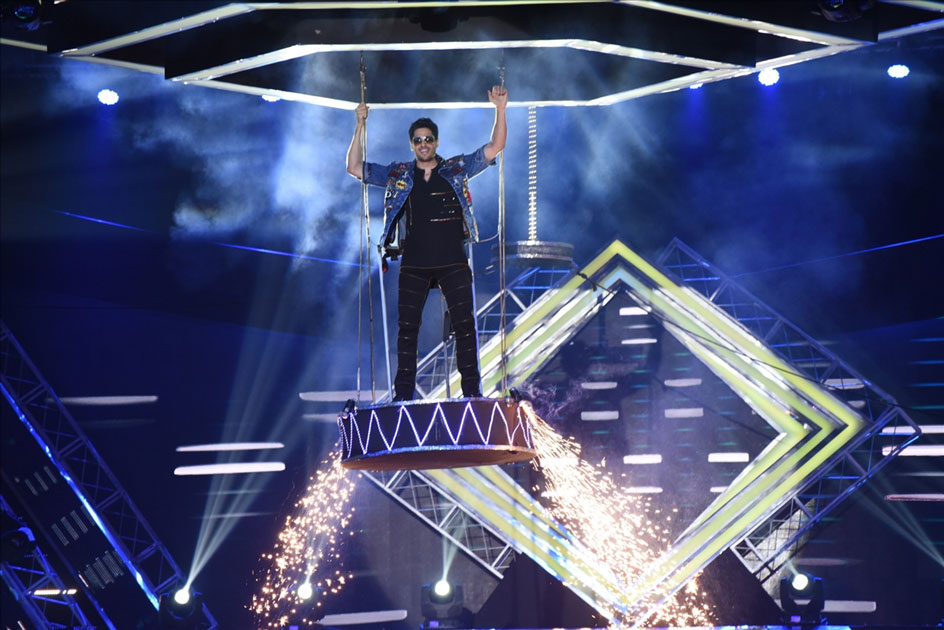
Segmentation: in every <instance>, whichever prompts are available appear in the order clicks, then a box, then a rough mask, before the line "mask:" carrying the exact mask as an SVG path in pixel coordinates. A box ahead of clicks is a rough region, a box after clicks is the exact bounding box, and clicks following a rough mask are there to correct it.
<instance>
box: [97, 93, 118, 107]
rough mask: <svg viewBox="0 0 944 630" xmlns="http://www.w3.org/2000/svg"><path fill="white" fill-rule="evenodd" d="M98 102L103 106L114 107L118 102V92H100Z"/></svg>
mask: <svg viewBox="0 0 944 630" xmlns="http://www.w3.org/2000/svg"><path fill="white" fill-rule="evenodd" d="M98 102H99V103H101V104H102V105H114V104H115V103H117V102H118V92H116V91H114V90H99V92H98Z"/></svg>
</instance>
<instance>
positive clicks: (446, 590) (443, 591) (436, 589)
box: [433, 580, 452, 599]
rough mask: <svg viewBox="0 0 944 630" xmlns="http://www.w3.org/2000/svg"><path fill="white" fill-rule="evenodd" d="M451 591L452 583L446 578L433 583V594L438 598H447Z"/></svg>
mask: <svg viewBox="0 0 944 630" xmlns="http://www.w3.org/2000/svg"><path fill="white" fill-rule="evenodd" d="M451 593H452V584H450V583H449V582H447V581H446V580H439V581H438V582H436V583H435V584H433V595H435V596H436V597H438V598H440V599H445V598H448V597H449V595H450V594H451Z"/></svg>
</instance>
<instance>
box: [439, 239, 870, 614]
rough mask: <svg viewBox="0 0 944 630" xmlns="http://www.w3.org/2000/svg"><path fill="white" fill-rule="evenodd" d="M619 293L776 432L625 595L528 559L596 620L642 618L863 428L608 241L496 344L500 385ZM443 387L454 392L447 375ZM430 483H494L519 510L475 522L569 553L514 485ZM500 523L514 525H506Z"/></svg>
mask: <svg viewBox="0 0 944 630" xmlns="http://www.w3.org/2000/svg"><path fill="white" fill-rule="evenodd" d="M620 285H623V287H625V290H626V291H627V293H628V294H629V296H630V297H631V298H632V299H633V300H635V301H636V302H637V303H639V304H640V305H642V306H643V307H644V308H646V309H647V310H649V311H650V312H651V313H652V314H654V315H656V316H657V317H658V318H659V319H661V320H662V321H663V322H664V323H665V325H666V330H667V332H669V333H670V334H672V335H673V336H674V337H675V338H676V339H678V340H679V341H680V342H681V343H682V344H684V345H685V346H686V347H687V348H688V349H689V350H690V351H691V352H692V353H693V354H694V355H695V356H696V357H698V358H699V360H701V361H702V362H704V363H705V365H706V366H707V367H708V368H709V369H711V370H712V371H713V372H714V373H715V374H716V375H718V376H719V378H721V379H722V380H723V381H724V382H725V383H727V384H728V385H729V386H730V387H731V388H732V389H733V390H734V391H735V393H737V394H738V395H739V396H740V397H741V398H742V399H743V400H744V401H745V402H746V403H747V404H748V405H749V406H750V407H751V408H752V409H754V411H755V412H756V413H758V415H760V416H761V417H762V418H763V419H764V420H765V421H766V422H768V423H769V424H770V425H771V426H773V427H774V428H775V429H776V430H777V431H778V435H777V437H775V438H774V439H773V440H772V441H771V442H770V444H769V445H768V446H767V448H765V449H764V451H763V452H762V453H761V454H760V455H759V456H758V457H757V458H756V459H755V460H754V461H753V462H751V464H749V465H748V466H747V467H746V468H745V469H744V470H743V471H742V472H741V474H740V475H739V476H738V477H737V479H735V480H734V482H733V483H732V484H730V485H729V487H728V488H727V489H726V490H725V492H723V493H722V494H721V495H719V496H718V497H717V498H716V499H715V501H713V502H712V504H711V505H710V506H709V507H708V508H707V509H706V510H704V511H703V512H702V513H701V514H700V515H699V516H698V517H697V518H696V519H695V520H694V521H693V522H692V523H691V524H690V525H689V527H688V528H687V529H686V531H685V532H684V533H683V534H682V535H681V536H680V537H679V539H678V540H676V541H675V543H674V544H673V545H672V546H671V548H670V549H668V550H667V551H666V552H665V554H664V555H663V556H662V558H661V559H660V561H659V562H658V563H657V564H656V565H655V566H654V567H653V568H652V570H651V571H650V572H649V573H648V574H647V575H646V576H644V578H643V579H641V580H640V581H639V582H637V584H635V585H634V586H633V589H632V591H630V592H624V593H618V594H615V593H614V592H613V589H612V588H608V587H609V584H607V587H605V588H603V589H600V590H597V589H596V588H594V585H593V584H589V583H586V581H585V580H576V582H578V583H576V584H575V577H576V576H575V575H572V571H571V570H570V564H571V563H572V562H579V561H578V559H577V558H573V557H570V558H569V559H568V562H553V563H552V564H553V565H554V566H553V567H549V566H548V562H547V558H544V559H543V561H542V559H541V558H535V559H536V560H538V561H539V562H540V563H541V564H542V565H544V566H545V568H546V569H549V570H550V571H551V572H552V573H553V574H554V575H555V576H557V577H558V578H559V579H561V580H562V581H564V582H565V583H567V584H568V585H569V586H571V587H572V588H575V587H578V588H580V587H581V585H580V584H579V582H583V584H582V589H586V588H589V589H590V590H591V592H590V593H586V592H585V593H578V594H581V595H582V596H583V597H584V599H586V600H587V601H589V602H590V603H592V604H593V603H595V602H596V604H595V605H597V607H598V609H602V608H606V606H605V604H604V603H603V602H606V603H608V604H610V605H611V606H617V607H618V608H620V609H623V610H631V611H636V612H638V614H639V615H640V616H647V615H648V613H650V612H651V610H645V609H640V608H639V605H640V604H641V603H642V602H647V601H651V597H647V594H648V593H651V592H653V590H655V589H658V590H659V591H660V592H674V591H676V590H678V589H679V588H681V587H682V586H683V585H684V584H685V583H686V582H687V581H688V580H690V579H691V578H692V577H693V576H694V575H695V574H697V572H698V571H699V570H701V568H703V567H704V566H706V565H707V564H708V563H709V562H711V560H712V559H713V558H715V557H716V556H718V555H719V554H721V553H722V552H723V551H724V550H725V549H727V548H728V547H729V546H730V545H732V544H734V543H736V542H737V541H738V540H740V539H741V538H742V537H743V536H744V535H746V534H747V533H749V532H750V531H751V530H752V529H753V528H754V527H756V526H757V525H758V524H759V523H760V522H762V521H764V520H765V519H766V518H768V517H769V516H770V515H771V514H772V513H774V512H775V511H777V510H778V509H780V508H781V507H782V506H783V505H785V504H786V503H788V502H789V501H790V500H791V499H792V498H793V497H794V496H796V495H797V494H798V493H799V492H800V490H801V489H802V488H803V487H804V486H805V485H806V484H808V483H809V482H810V481H811V480H812V479H813V478H815V477H816V476H817V475H818V474H821V473H822V472H824V471H825V470H826V469H828V468H829V466H830V465H831V464H832V463H833V462H834V461H835V460H836V458H838V457H840V456H841V455H842V453H843V448H844V447H846V446H847V445H849V444H850V443H851V442H852V441H853V440H854V438H856V437H857V436H859V435H860V434H862V433H863V432H864V431H865V430H866V429H867V428H868V426H869V422H868V421H867V420H866V419H864V418H863V417H862V416H861V415H859V414H858V413H857V412H856V411H854V410H853V409H852V408H850V407H848V406H847V405H845V404H844V403H843V402H842V401H840V400H839V399H837V398H836V397H835V396H833V395H832V394H831V393H830V392H829V391H827V390H826V389H824V388H823V387H821V386H820V385H819V384H818V383H814V382H812V381H810V380H808V379H807V378H806V377H805V376H803V375H802V374H799V373H798V372H797V371H796V370H795V369H793V368H792V367H791V366H790V365H789V364H788V363H786V362H785V361H783V360H782V359H781V358H780V357H779V356H777V354H776V353H774V352H773V351H772V350H771V349H770V348H769V347H767V346H766V345H765V344H764V343H763V342H762V341H760V340H759V339H757V338H756V337H755V336H754V335H752V334H751V332H750V331H748V330H747V329H746V328H745V327H744V326H743V325H741V324H740V323H739V322H737V321H736V320H734V319H733V318H732V317H731V316H729V315H728V314H726V313H725V312H724V311H722V310H721V309H719V308H718V307H717V306H715V305H714V304H712V303H711V302H710V301H708V300H707V299H706V298H705V297H704V296H702V295H700V294H698V293H697V292H695V291H692V290H691V289H690V288H688V287H684V286H679V285H678V284H676V283H675V282H673V281H672V280H671V279H670V278H669V277H668V276H667V275H665V274H664V273H663V272H662V271H660V270H659V269H658V268H656V267H655V266H654V265H652V264H650V263H649V262H647V261H646V260H645V259H643V258H642V257H641V256H639V255H638V254H636V253H635V252H633V251H632V250H630V249H629V248H628V247H627V246H626V245H624V244H623V243H621V242H620V241H614V242H613V243H612V244H611V245H610V246H609V247H607V248H606V249H605V250H604V251H603V252H602V253H601V254H600V255H598V256H597V257H596V258H595V259H594V260H593V261H592V262H590V263H589V264H588V265H587V266H586V267H585V268H584V269H582V270H581V271H580V272H579V273H578V274H576V275H575V276H574V277H573V278H572V279H571V280H570V281H568V282H567V283H565V284H564V285H563V286H562V287H561V288H559V289H557V290H554V291H550V292H548V293H547V294H545V295H544V296H542V297H541V298H540V299H539V300H538V301H536V302H535V303H534V304H533V305H532V306H531V307H530V308H529V309H528V310H527V311H525V312H524V313H522V314H521V315H520V316H519V317H518V318H516V320H515V321H514V322H513V323H512V325H511V327H510V330H509V332H508V333H507V335H506V341H505V343H506V347H507V357H508V361H507V364H508V370H509V383H511V385H512V386H520V385H521V384H522V383H524V382H525V381H526V380H527V379H528V378H529V377H530V376H531V375H532V374H533V373H534V372H535V371H536V370H537V369H539V368H540V367H541V366H542V365H543V364H544V363H545V362H546V361H547V360H548V359H549V358H550V357H551V356H553V354H554V352H555V350H556V349H557V348H559V347H560V346H561V345H562V344H563V343H564V342H566V341H567V340H568V339H569V338H570V337H571V336H572V335H573V334H574V333H575V332H576V331H577V330H578V329H579V328H580V327H581V326H582V325H583V324H584V323H585V322H586V321H587V320H588V319H589V318H590V317H592V316H593V315H594V314H596V313H597V312H598V311H599V309H600V308H602V306H603V305H605V304H606V303H607V302H608V301H609V299H611V298H612V296H613V291H614V290H618V289H619V288H620ZM500 352H501V349H500V340H499V339H497V338H496V339H492V340H490V341H489V343H487V344H486V345H485V346H484V347H483V348H482V352H481V360H482V366H483V370H482V371H483V389H484V390H485V391H492V392H494V388H495V387H496V386H497V385H498V383H499V382H500V374H499V373H498V367H499V366H500V358H501V356H500ZM452 378H453V380H454V381H456V383H455V386H456V387H457V386H458V375H453V377H452ZM441 389H442V390H443V391H438V390H437V391H435V392H432V396H433V397H438V396H442V395H443V394H444V390H445V385H443V386H442V387H441ZM431 476H432V477H433V478H434V479H435V480H436V481H437V482H439V483H441V484H443V485H444V486H446V487H447V488H449V490H450V491H451V492H453V493H454V494H456V495H457V496H459V497H460V498H462V499H463V500H470V499H471V500H474V501H482V500H483V498H484V499H485V500H486V502H487V501H488V500H490V498H489V497H491V498H492V499H494V498H499V497H496V491H495V487H496V484H497V485H498V486H504V487H505V489H504V491H503V492H501V494H503V495H505V496H504V497H503V498H504V500H506V501H507V500H508V497H514V499H513V500H514V501H517V502H523V503H525V504H530V505H521V506H513V507H509V508H508V509H506V510H502V511H501V513H500V514H497V513H495V512H494V511H493V510H492V509H490V507H489V506H487V505H484V506H481V507H482V510H481V511H480V515H481V516H482V517H483V518H485V519H486V520H488V521H490V522H491V523H492V524H493V525H495V524H496V523H495V522H494V519H496V518H498V519H501V520H502V521H504V523H503V525H504V526H503V527H501V530H502V531H504V532H505V533H506V534H509V535H511V536H512V538H513V539H518V538H520V537H521V532H528V531H530V532H531V534H530V535H531V536H534V535H535V529H537V530H540V532H541V534H540V536H541V537H542V538H544V537H549V538H557V537H560V536H564V537H565V538H568V539H571V540H570V542H571V544H563V545H562V544H561V542H563V541H558V542H557V543H549V548H553V549H555V550H556V551H557V552H558V553H565V554H567V555H570V553H572V552H573V551H576V550H577V549H579V548H580V547H581V545H579V543H578V544H576V545H573V543H576V542H577V541H573V540H572V536H571V535H570V534H568V533H566V532H562V531H560V529H559V528H554V527H548V526H547V522H548V517H547V516H546V514H545V513H544V511H543V508H541V506H540V505H539V504H537V502H536V501H534V500H533V499H532V498H531V497H530V495H527V493H525V492H524V491H523V490H521V489H520V488H519V489H518V490H520V492H519V491H515V490H514V489H509V488H508V487H507V486H508V484H509V483H510V484H514V482H513V481H512V480H511V479H510V478H507V475H504V474H503V473H502V472H501V471H500V470H499V469H489V468H481V469H474V470H471V471H466V472H465V473H464V478H463V483H462V484H457V483H456V479H455V475H454V474H453V473H452V472H450V471H438V472H437V474H433V475H431ZM503 477H504V479H503ZM473 494H475V495H476V496H474V497H473V496H471V495H473ZM508 518H511V519H516V520H518V521H519V522H517V523H512V524H509V522H508V520H506V519H508ZM528 519H537V522H538V524H539V526H538V527H537V528H535V527H534V523H526V522H521V521H522V520H528ZM509 525H513V526H511V527H509ZM518 542H519V543H525V542H526V541H525V540H520V541H518ZM527 543H528V544H526V545H525V548H523V549H520V550H521V551H524V552H526V553H529V555H531V553H532V550H529V548H533V547H534V538H530V540H529V541H527ZM555 555H556V554H555ZM532 557H534V556H532ZM604 582H609V580H608V579H604ZM578 588H575V591H576V590H578ZM582 589H581V590H582ZM614 595H615V599H614Z"/></svg>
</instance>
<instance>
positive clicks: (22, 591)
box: [0, 495, 95, 630]
mask: <svg viewBox="0 0 944 630" xmlns="http://www.w3.org/2000/svg"><path fill="white" fill-rule="evenodd" d="M0 509H2V510H3V512H4V513H5V514H7V515H8V516H9V517H10V519H11V520H12V521H14V522H18V523H22V522H23V520H22V519H21V518H20V517H19V516H18V515H17V514H16V513H15V512H14V510H13V508H12V507H10V504H9V503H7V500H6V498H5V497H4V496H3V495H0ZM2 534H3V537H4V538H5V539H6V538H7V537H11V536H13V535H14V532H11V531H4V532H2ZM24 535H25V534H24ZM0 577H2V578H3V581H4V583H6V585H7V588H9V589H10V591H11V592H12V593H13V596H14V598H15V599H16V600H17V602H18V603H19V604H20V607H21V608H22V609H23V613H24V614H25V615H26V616H27V617H29V619H30V621H32V622H33V624H34V625H35V627H37V628H50V629H52V630H59V629H60V628H62V629H63V630H94V629H95V625H94V624H93V623H92V622H90V621H89V619H88V617H86V616H85V613H84V612H83V611H82V609H81V608H80V607H79V604H78V602H77V601H76V599H75V597H73V595H72V593H74V592H75V591H70V589H69V587H68V586H67V585H66V583H65V582H64V581H63V579H62V578H61V577H59V574H58V573H56V571H55V569H54V568H53V567H52V565H50V564H49V560H48V559H47V558H46V555H45V554H44V553H43V551H42V549H41V548H40V547H39V545H38V544H37V543H36V541H35V540H33V541H30V543H29V545H28V549H22V550H21V552H20V553H19V554H12V553H11V554H9V555H8V554H7V551H6V549H5V550H4V558H3V560H2V562H0Z"/></svg>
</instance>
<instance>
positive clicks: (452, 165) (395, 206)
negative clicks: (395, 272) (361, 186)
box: [364, 146, 495, 258]
mask: <svg viewBox="0 0 944 630" xmlns="http://www.w3.org/2000/svg"><path fill="white" fill-rule="evenodd" d="M436 159H437V160H439V171H438V173H439V174H440V176H442V177H443V178H445V180H446V181H447V182H449V185H450V186H451V187H452V189H453V190H454V191H455V193H456V197H458V198H459V203H460V204H462V218H463V233H464V234H465V242H466V243H470V242H471V243H476V242H478V240H479V230H478V226H477V225H476V223H475V216H474V214H473V213H472V195H471V194H470V193H469V178H471V177H475V176H476V175H478V174H479V173H481V172H482V171H484V170H485V169H486V167H488V166H489V165H490V164H494V163H495V160H492V161H491V162H487V161H486V160H485V147H484V146H482V147H480V148H479V149H478V150H477V151H476V152H475V153H472V154H470V155H457V156H455V157H451V158H449V159H448V160H444V159H442V158H441V157H439V156H438V155H437V156H436ZM414 168H416V160H413V161H410V162H392V163H390V164H388V165H386V166H382V165H380V164H374V163H373V162H365V163H364V181H365V182H367V183H368V184H371V185H373V186H384V187H386V192H385V193H384V231H383V233H384V236H383V240H382V241H381V243H382V244H383V247H384V248H385V249H386V250H387V252H388V254H390V255H391V257H393V258H396V257H397V256H398V255H399V254H400V251H399V250H400V241H401V239H402V238H403V237H404V235H405V234H406V219H405V215H406V213H405V212H403V205H404V204H405V203H406V200H407V198H409V196H410V191H411V190H413V169H414Z"/></svg>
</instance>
